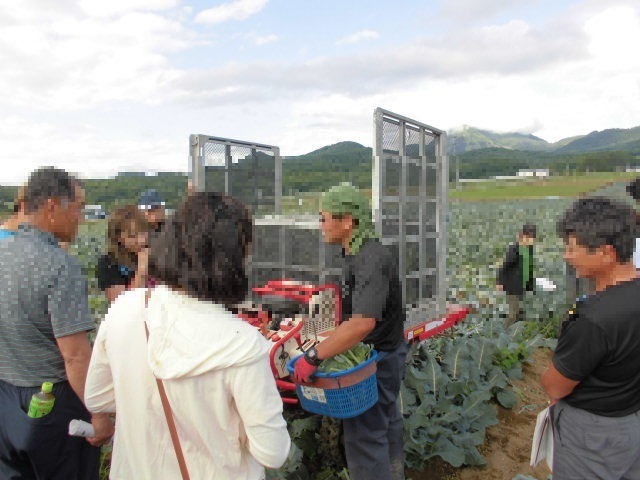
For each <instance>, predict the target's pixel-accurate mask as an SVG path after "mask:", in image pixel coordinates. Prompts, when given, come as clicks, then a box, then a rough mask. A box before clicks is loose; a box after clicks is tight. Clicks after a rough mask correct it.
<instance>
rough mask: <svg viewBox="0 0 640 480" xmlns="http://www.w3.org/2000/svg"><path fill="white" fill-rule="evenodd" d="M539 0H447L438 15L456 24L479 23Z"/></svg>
mask: <svg viewBox="0 0 640 480" xmlns="http://www.w3.org/2000/svg"><path fill="white" fill-rule="evenodd" d="M536 2H537V0H510V1H508V2H505V1H504V0H474V1H472V2H470V1H469V0H446V1H444V2H441V7H440V8H439V10H438V15H441V16H442V17H443V18H445V19H447V20H450V21H453V22H456V23H462V22H471V21H473V22H474V23H479V22H481V21H483V20H485V19H487V18H490V17H492V16H494V15H497V14H499V13H502V12H504V11H506V10H510V9H513V8H517V7H519V6H522V5H525V6H526V5H531V4H535V3H536Z"/></svg>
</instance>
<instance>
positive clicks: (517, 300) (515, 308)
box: [505, 295, 522, 327]
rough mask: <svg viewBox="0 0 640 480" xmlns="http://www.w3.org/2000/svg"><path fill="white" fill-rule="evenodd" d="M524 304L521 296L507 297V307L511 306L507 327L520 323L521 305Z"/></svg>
mask: <svg viewBox="0 0 640 480" xmlns="http://www.w3.org/2000/svg"><path fill="white" fill-rule="evenodd" d="M521 303H522V297H520V296H519V295H507V305H509V316H508V317H507V322H506V323H505V327H510V326H511V325H513V324H514V323H516V322H517V321H518V317H519V316H520V304H521Z"/></svg>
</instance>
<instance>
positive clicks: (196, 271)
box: [85, 192, 290, 480]
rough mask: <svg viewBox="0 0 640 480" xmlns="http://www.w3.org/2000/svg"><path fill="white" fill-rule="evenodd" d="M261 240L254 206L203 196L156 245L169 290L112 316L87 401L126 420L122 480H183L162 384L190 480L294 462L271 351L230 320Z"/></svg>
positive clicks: (118, 468)
mask: <svg viewBox="0 0 640 480" xmlns="http://www.w3.org/2000/svg"><path fill="white" fill-rule="evenodd" d="M251 240H252V222H251V218H250V215H249V213H248V211H247V209H246V208H245V207H244V206H243V205H241V204H240V203H238V202H237V201H236V200H234V199H233V198H231V197H229V196H226V195H220V194H215V193H204V192H203V193H195V194H193V195H192V196H190V197H188V198H187V199H186V201H185V202H184V203H183V204H182V206H181V207H180V208H179V209H178V210H177V211H176V213H175V214H174V216H173V217H172V218H171V220H170V221H169V222H168V223H167V224H166V225H165V228H164V229H163V230H162V232H161V233H160V235H159V237H158V238H157V241H154V242H153V243H152V245H151V252H150V259H149V274H150V275H152V276H153V277H154V278H156V279H157V281H158V282H159V284H158V285H157V286H156V287H155V288H154V289H153V290H147V289H137V290H132V291H127V292H125V293H123V294H122V295H120V296H119V297H118V298H117V300H116V301H115V302H114V303H113V304H112V305H111V308H110V310H109V312H108V313H107V315H106V317H105V320H104V321H103V323H102V325H101V327H100V331H99V333H98V336H97V338H96V342H95V345H94V350H93V356H92V358H91V364H90V366H89V373H88V376H87V386H86V390H85V400H86V404H87V407H88V408H89V410H91V411H94V412H116V413H117V416H116V434H115V438H114V446H113V457H112V463H111V478H112V479H131V478H167V479H169V478H170V479H177V478H181V477H180V475H181V474H180V471H179V466H178V465H179V464H178V460H177V455H176V453H175V449H174V445H173V444H172V440H171V438H170V434H169V428H168V427H167V421H166V419H165V415H164V413H163V408H162V404H161V399H160V395H159V393H158V389H157V387H156V378H158V379H161V381H162V384H163V385H164V388H165V390H166V394H167V399H168V404H169V405H170V407H171V410H172V416H173V418H174V419H175V425H176V432H177V437H178V441H179V444H180V446H181V449H182V451H183V452H184V459H185V463H186V467H187V469H188V471H189V475H190V477H191V479H197V478H207V479H209V478H220V479H234V480H241V479H247V480H258V479H261V478H263V477H264V467H265V466H266V467H271V468H277V467H279V466H280V465H282V463H283V462H284V461H285V459H286V457H287V454H288V452H289V447H290V439H289V435H288V433H287V428H286V422H285V421H284V419H283V417H282V400H281V398H280V396H279V395H278V391H277V389H276V386H275V381H274V378H273V374H272V373H271V369H270V366H269V361H268V343H267V340H265V339H264V337H263V336H262V335H261V334H260V332H259V331H258V330H257V329H256V328H254V327H252V326H251V325H249V324H248V323H246V322H244V321H242V320H241V319H240V318H238V317H237V316H235V315H234V314H232V313H231V311H230V309H229V308H230V307H231V306H233V305H234V304H236V303H238V302H240V301H242V300H243V299H244V298H245V296H246V294H247V292H248V279H247V272H246V257H247V253H248V249H249V245H250V243H251ZM147 292H150V295H149V296H148V306H147V307H145V297H146V294H147ZM145 320H146V324H147V326H148V331H149V332H148V339H147V338H145ZM154 377H155V378H154Z"/></svg>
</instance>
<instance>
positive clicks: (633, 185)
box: [626, 177, 640, 202]
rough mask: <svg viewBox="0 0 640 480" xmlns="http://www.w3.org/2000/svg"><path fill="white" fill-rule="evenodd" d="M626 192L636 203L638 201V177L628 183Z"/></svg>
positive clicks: (639, 189)
mask: <svg viewBox="0 0 640 480" xmlns="http://www.w3.org/2000/svg"><path fill="white" fill-rule="evenodd" d="M626 190H627V193H628V194H629V195H630V196H631V198H633V199H634V200H635V201H636V202H637V201H638V200H640V177H638V178H636V179H635V180H633V181H631V182H630V183H628V184H627V188H626Z"/></svg>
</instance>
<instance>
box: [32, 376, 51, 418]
mask: <svg viewBox="0 0 640 480" xmlns="http://www.w3.org/2000/svg"><path fill="white" fill-rule="evenodd" d="M52 390H53V383H51V382H44V383H43V384H42V390H41V391H39V392H38V393H34V394H33V396H32V397H31V402H30V403H29V411H28V412H27V415H28V416H30V417H31V418H40V417H44V416H45V415H47V414H48V413H49V412H51V410H52V409H53V403H54V402H55V401H56V397H54V396H53V393H51V391H52Z"/></svg>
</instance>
